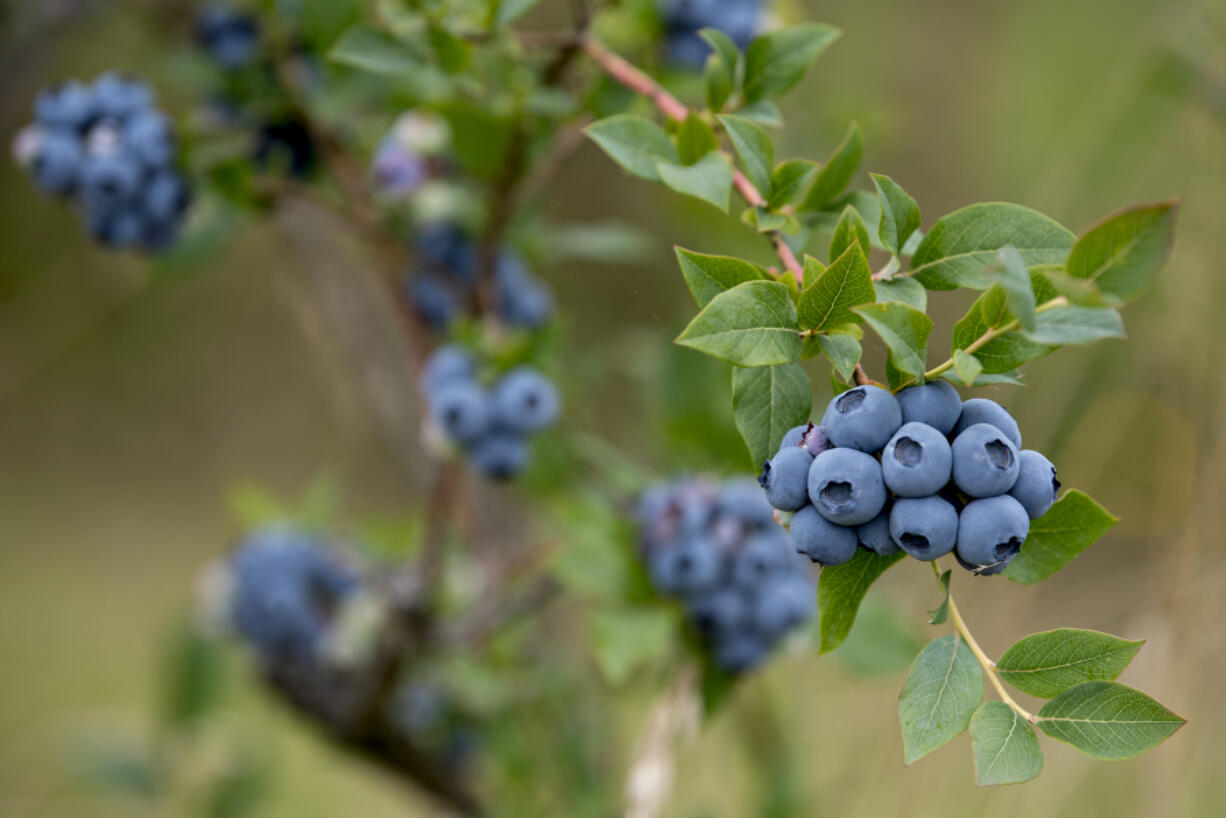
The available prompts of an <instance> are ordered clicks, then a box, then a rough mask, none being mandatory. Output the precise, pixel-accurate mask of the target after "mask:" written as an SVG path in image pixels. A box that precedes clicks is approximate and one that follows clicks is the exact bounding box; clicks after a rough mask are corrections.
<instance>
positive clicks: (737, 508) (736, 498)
mask: <svg viewBox="0 0 1226 818" xmlns="http://www.w3.org/2000/svg"><path fill="white" fill-rule="evenodd" d="M719 508H720V511H722V512H723V513H724V514H725V515H727V516H729V517H732V518H734V519H736V520H737V521H739V522H742V523H744V525H746V526H759V527H766V526H770V525H772V524H773V523H774V515H773V514H772V513H771V504H770V503H768V502H767V501H766V498H765V497H764V496H763V495H762V491H761V490H760V489H759V488H758V486H757V484H756V483H755V482H754V480H753V479H752V478H749V479H745V480H729V481H728V482H727V483H725V484H724V488H723V491H721V492H720V498H719Z"/></svg>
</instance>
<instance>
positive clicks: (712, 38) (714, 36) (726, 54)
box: [698, 28, 741, 79]
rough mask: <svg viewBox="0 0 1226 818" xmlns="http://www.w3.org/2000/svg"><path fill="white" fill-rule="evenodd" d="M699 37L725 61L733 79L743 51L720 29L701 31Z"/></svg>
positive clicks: (704, 29)
mask: <svg viewBox="0 0 1226 818" xmlns="http://www.w3.org/2000/svg"><path fill="white" fill-rule="evenodd" d="M698 36H699V37H701V38H702V39H704V40H706V41H707V44H708V45H709V46H711V49H712V50H713V51H714V52H715V54H717V55H718V56H719V58H720V59H721V60H723V62H724V66H725V67H726V68H727V70H728V73H729V78H730V79H731V76H732V75H735V74H736V66H737V63H739V62H740V61H741V50H740V49H739V48H737V47H736V43H734V42H733V41H732V38H731V37H729V36H728V35H727V34H725V33H724V32H722V31H720V30H719V29H718V28H703V29H699V31H698Z"/></svg>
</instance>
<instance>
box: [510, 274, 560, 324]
mask: <svg viewBox="0 0 1226 818" xmlns="http://www.w3.org/2000/svg"><path fill="white" fill-rule="evenodd" d="M499 304H500V306H501V309H502V319H503V320H504V321H505V322H506V323H507V324H508V325H510V326H512V327H526V328H528V329H534V328H536V327H542V326H544V325H545V324H547V323H549V321H550V319H551V318H553V313H554V300H553V293H552V292H550V291H549V289H548V288H547V287H546V286H545V285H544V284H542V283H541V282H540V281H538V280H536V279H532V280H530V281H525V282H524V283H523V284H521V285H520V286H519V287H516V288H515V289H513V290H508V291H506V292H504V293H503V294H502V295H501V296H500V298H499Z"/></svg>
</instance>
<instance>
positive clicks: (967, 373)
mask: <svg viewBox="0 0 1226 818" xmlns="http://www.w3.org/2000/svg"><path fill="white" fill-rule="evenodd" d="M954 372H956V373H958V377H959V378H961V379H962V383H964V384H966V385H967V386H974V385H975V382H976V381H977V380H979V375H980V373H982V372H983V364H981V363H979V359H978V358H976V357H975V356H974V355H972V354H970V353H969V352H967V351H966V350H965V349H955V350H954Z"/></svg>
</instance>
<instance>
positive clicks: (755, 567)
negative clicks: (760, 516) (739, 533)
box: [732, 530, 792, 591]
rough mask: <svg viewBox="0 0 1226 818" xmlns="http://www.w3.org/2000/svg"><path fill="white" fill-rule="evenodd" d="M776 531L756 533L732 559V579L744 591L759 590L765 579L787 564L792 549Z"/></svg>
mask: <svg viewBox="0 0 1226 818" xmlns="http://www.w3.org/2000/svg"><path fill="white" fill-rule="evenodd" d="M782 534H783V532H782V530H779V531H778V533H775V532H771V533H769V534H758V535H757V536H755V537H754V538H753V539H751V540H749V541H748V542H746V543H745V544H744V545H743V546H742V547H741V550H740V551H739V552H737V554H736V556H735V557H733V559H732V581H733V582H734V583H736V584H737V585H739V586H740V587H741V588H743V589H744V590H746V591H759V590H761V589H762V587H763V586H764V585H765V584H766V582H767V580H769V579H770V578H771V576H773V575H774V574H777V573H779V572H781V571H783V570H784V569H786V568H787V566H788V559H789V557H790V556H791V554H790V553H789V552H790V551H791V550H792V547H791V544H790V543H789V542H788V541H787V538H786V537H784V536H781V535H782Z"/></svg>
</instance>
